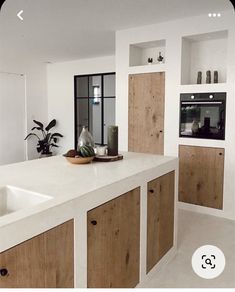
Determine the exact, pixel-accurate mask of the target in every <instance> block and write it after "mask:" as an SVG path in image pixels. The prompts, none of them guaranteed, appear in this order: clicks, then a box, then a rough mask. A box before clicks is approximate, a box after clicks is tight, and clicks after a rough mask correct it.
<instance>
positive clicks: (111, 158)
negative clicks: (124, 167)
mask: <svg viewBox="0 0 235 292" xmlns="http://www.w3.org/2000/svg"><path fill="white" fill-rule="evenodd" d="M122 159H123V155H121V154H118V155H116V156H109V155H100V156H99V155H97V156H95V158H94V161H97V162H112V161H118V160H122Z"/></svg>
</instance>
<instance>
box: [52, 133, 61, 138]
mask: <svg viewBox="0 0 235 292" xmlns="http://www.w3.org/2000/svg"><path fill="white" fill-rule="evenodd" d="M54 137H61V138H63V137H64V136H63V135H61V134H60V133H54V134H52V135H51V138H54Z"/></svg>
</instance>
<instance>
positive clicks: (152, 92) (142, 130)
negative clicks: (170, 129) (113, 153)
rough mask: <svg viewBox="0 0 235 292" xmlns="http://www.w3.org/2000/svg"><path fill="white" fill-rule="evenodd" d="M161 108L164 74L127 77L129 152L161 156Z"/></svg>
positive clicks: (162, 136)
mask: <svg viewBox="0 0 235 292" xmlns="http://www.w3.org/2000/svg"><path fill="white" fill-rule="evenodd" d="M164 106H165V73H164V72H160V73H144V74H132V75H129V118H128V149H129V151H133V152H144V153H152V154H163V152H164Z"/></svg>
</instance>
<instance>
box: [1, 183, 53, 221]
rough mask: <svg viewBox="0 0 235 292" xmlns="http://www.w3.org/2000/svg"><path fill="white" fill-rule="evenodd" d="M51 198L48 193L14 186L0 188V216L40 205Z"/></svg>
mask: <svg viewBox="0 0 235 292" xmlns="http://www.w3.org/2000/svg"><path fill="white" fill-rule="evenodd" d="M49 199H51V197H49V196H46V195H41V194H38V193H34V192H30V191H26V190H24V189H19V188H16V187H12V186H5V187H3V188H0V216H4V215H7V214H10V213H13V212H16V211H19V210H22V209H27V208H29V207H32V206H35V205H38V204H40V203H42V202H45V201H47V200H49Z"/></svg>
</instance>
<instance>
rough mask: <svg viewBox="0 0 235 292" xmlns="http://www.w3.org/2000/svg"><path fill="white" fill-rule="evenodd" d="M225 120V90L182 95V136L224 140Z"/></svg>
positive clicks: (180, 127)
mask: <svg viewBox="0 0 235 292" xmlns="http://www.w3.org/2000/svg"><path fill="white" fill-rule="evenodd" d="M225 120H226V93H225V92H219V93H218V92H216V93H194V94H192V93H184V94H181V95H180V126H179V129H180V133H179V136H180V137H186V138H200V139H215V140H224V139H225ZM195 121H196V123H195Z"/></svg>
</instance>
